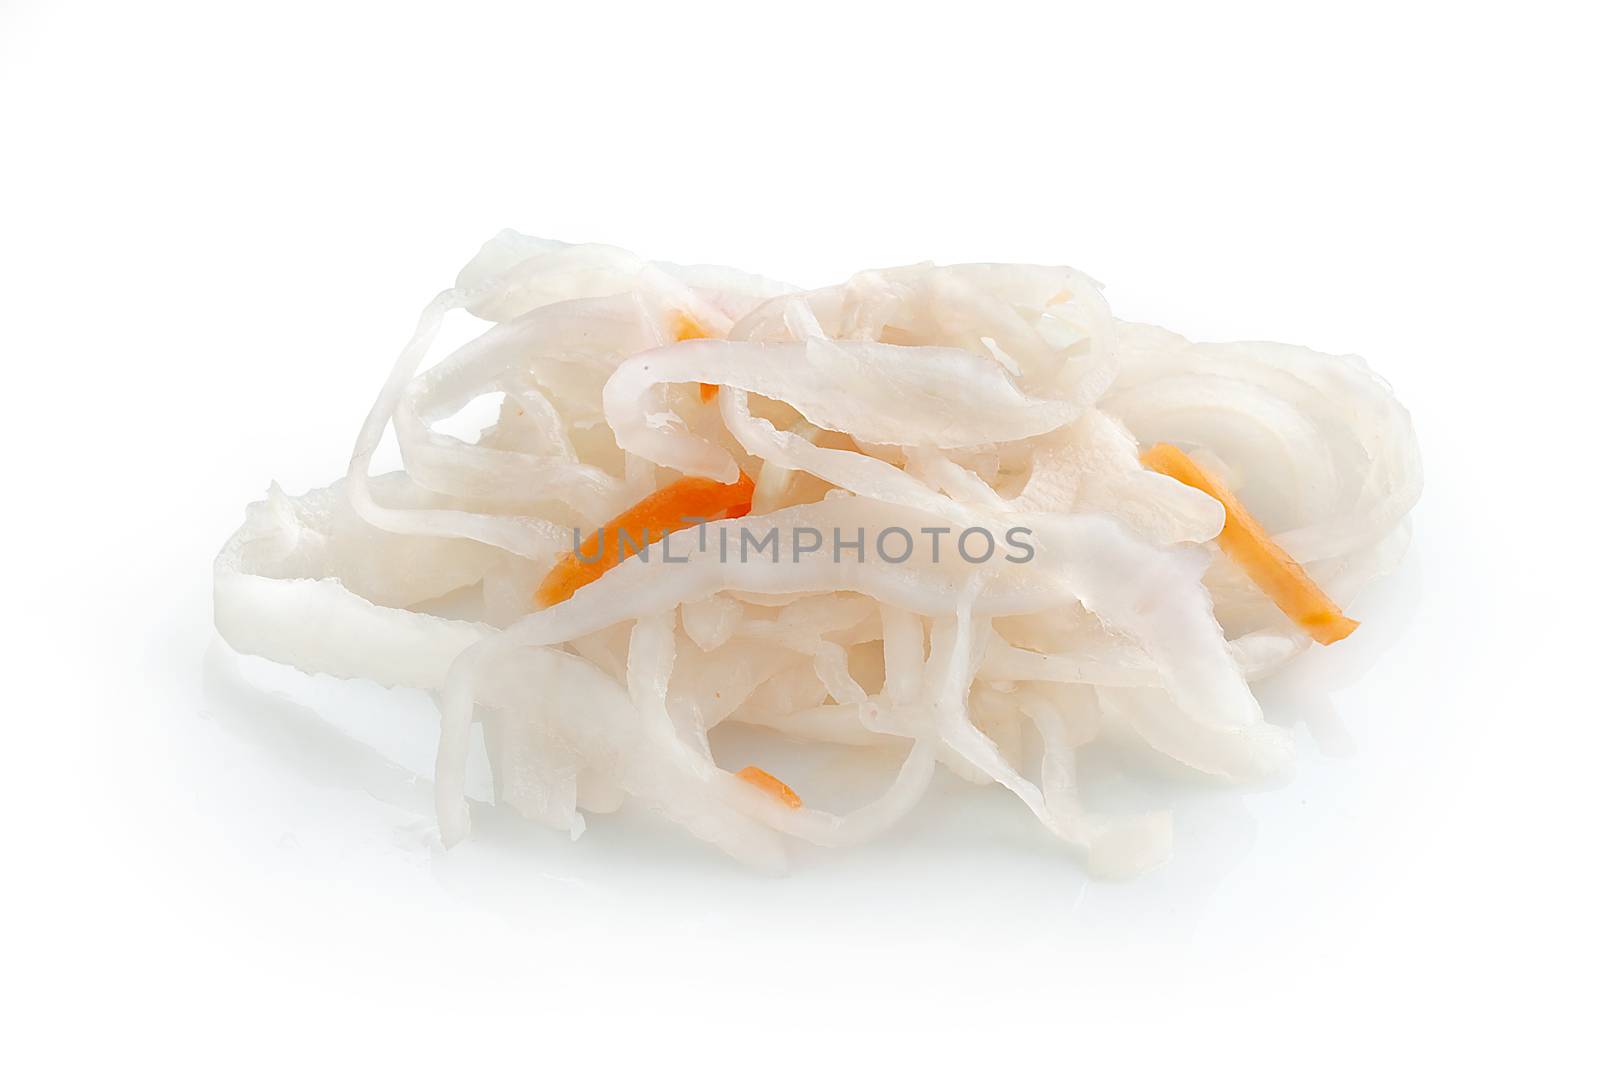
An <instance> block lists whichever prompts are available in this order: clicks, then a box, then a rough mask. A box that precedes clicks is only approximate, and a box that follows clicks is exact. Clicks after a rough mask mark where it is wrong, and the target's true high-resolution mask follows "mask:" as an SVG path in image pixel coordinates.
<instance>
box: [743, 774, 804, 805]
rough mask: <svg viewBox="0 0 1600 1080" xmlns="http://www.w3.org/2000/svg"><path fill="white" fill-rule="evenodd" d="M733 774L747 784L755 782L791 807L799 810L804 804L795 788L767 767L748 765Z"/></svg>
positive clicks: (757, 785)
mask: <svg viewBox="0 0 1600 1080" xmlns="http://www.w3.org/2000/svg"><path fill="white" fill-rule="evenodd" d="M733 775H735V776H737V777H738V778H739V779H740V780H743V781H744V782H745V783H747V784H754V785H755V786H756V787H758V788H760V789H761V790H762V791H765V792H766V793H767V794H768V795H771V796H772V797H773V798H774V799H777V800H778V801H779V802H781V803H783V804H784V805H785V806H787V807H789V808H791V809H794V810H798V809H800V807H801V806H803V805H804V804H803V803H802V802H801V801H800V796H798V795H796V794H795V793H794V788H792V787H790V786H789V785H788V784H785V783H784V782H783V781H782V780H779V779H778V778H777V777H776V776H773V775H772V774H771V773H769V772H767V770H765V769H758V768H756V767H755V766H754V765H746V766H745V767H744V768H742V769H740V770H739V771H738V772H736V773H734V774H733Z"/></svg>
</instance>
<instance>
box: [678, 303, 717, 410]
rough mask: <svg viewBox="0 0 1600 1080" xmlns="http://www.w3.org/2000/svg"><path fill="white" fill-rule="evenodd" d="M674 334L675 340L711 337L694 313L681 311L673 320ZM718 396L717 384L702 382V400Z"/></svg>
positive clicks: (713, 398) (711, 399)
mask: <svg viewBox="0 0 1600 1080" xmlns="http://www.w3.org/2000/svg"><path fill="white" fill-rule="evenodd" d="M672 336H673V340H675V341H692V340H694V339H695V338H708V337H711V333H710V331H708V330H707V329H706V328H705V327H703V326H701V325H700V323H699V322H697V321H696V320H695V318H694V316H693V315H690V314H688V313H687V312H683V311H680V312H678V313H677V315H676V317H675V318H674V320H673V326H672ZM716 397H717V384H716V383H708V382H703V383H701V384H700V400H701V401H702V402H705V401H714V400H716Z"/></svg>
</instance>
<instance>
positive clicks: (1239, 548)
mask: <svg viewBox="0 0 1600 1080" xmlns="http://www.w3.org/2000/svg"><path fill="white" fill-rule="evenodd" d="M1139 460H1140V461H1142V462H1144V464H1145V467H1146V468H1150V469H1154V470H1155V471H1156V472H1158V473H1164V474H1166V475H1167V476H1170V477H1172V478H1173V479H1174V480H1177V481H1179V482H1180V483H1184V484H1188V485H1189V486H1190V487H1192V488H1198V489H1199V490H1201V491H1203V492H1205V493H1206V494H1207V495H1210V496H1211V497H1212V498H1213V499H1215V500H1217V501H1218V502H1219V503H1221V504H1222V508H1223V509H1224V510H1226V511H1227V518H1226V520H1225V521H1224V523H1223V526H1222V532H1221V533H1220V534H1219V535H1218V536H1217V544H1218V546H1220V547H1221V548H1222V551H1223V554H1225V555H1227V556H1228V558H1230V559H1232V560H1233V561H1234V562H1235V563H1237V564H1238V565H1239V569H1241V570H1243V571H1244V572H1245V574H1246V576H1248V577H1249V578H1250V580H1251V581H1253V582H1255V583H1256V586H1257V587H1258V588H1259V589H1260V590H1261V591H1262V592H1264V593H1266V594H1267V596H1268V598H1269V599H1271V600H1272V602H1273V603H1274V604H1277V605H1278V608H1279V610H1281V611H1282V612H1283V613H1284V614H1285V615H1287V616H1289V618H1291V619H1293V620H1294V621H1295V622H1296V623H1298V624H1299V625H1300V627H1301V628H1302V629H1304V630H1305V632H1306V633H1308V634H1310V635H1311V636H1312V637H1313V638H1314V639H1315V640H1317V641H1319V642H1321V643H1322V644H1324V645H1332V644H1333V643H1334V642H1335V641H1342V640H1344V639H1345V638H1346V637H1348V636H1349V635H1350V632H1351V631H1352V630H1354V629H1355V628H1356V627H1357V626H1358V625H1360V624H1359V623H1357V622H1356V621H1355V620H1354V619H1350V618H1346V617H1345V614H1344V612H1342V611H1340V610H1339V605H1338V604H1335V603H1334V602H1333V601H1332V600H1331V599H1330V598H1329V597H1328V594H1327V593H1325V592H1323V591H1322V589H1321V588H1320V587H1319V586H1318V585H1317V583H1316V582H1315V581H1312V580H1311V575H1309V574H1307V573H1306V571H1305V567H1303V566H1301V565H1300V564H1299V563H1297V562H1295V561H1294V560H1293V559H1292V558H1290V557H1289V553H1288V552H1286V551H1284V550H1283V549H1282V548H1281V547H1279V546H1278V545H1277V544H1275V543H1273V542H1272V538H1271V537H1270V536H1268V535H1267V531H1266V530H1265V529H1263V528H1262V527H1261V523H1260V522H1258V521H1257V520H1256V519H1255V518H1253V517H1251V516H1250V514H1249V512H1248V511H1246V510H1245V508H1244V507H1243V506H1241V505H1239V500H1238V499H1237V498H1235V497H1234V494H1233V492H1231V491H1229V490H1228V489H1227V488H1226V487H1224V486H1223V485H1222V482H1221V481H1219V480H1218V479H1217V478H1216V477H1215V476H1212V475H1211V474H1210V473H1208V472H1206V470H1205V469H1203V468H1201V467H1200V465H1199V464H1198V463H1196V461H1195V460H1194V459H1193V458H1191V457H1190V456H1189V455H1188V454H1185V453H1184V452H1183V451H1182V450H1179V449H1178V448H1177V447H1176V446H1170V445H1168V444H1166V443H1159V444H1157V445H1155V446H1152V447H1151V448H1150V449H1148V450H1146V451H1145V452H1144V453H1143V454H1142V455H1141V456H1140V458H1139Z"/></svg>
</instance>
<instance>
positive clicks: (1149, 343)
mask: <svg viewBox="0 0 1600 1080" xmlns="http://www.w3.org/2000/svg"><path fill="white" fill-rule="evenodd" d="M457 309H464V310H465V311H466V312H468V313H470V315H472V316H476V317H477V318H478V319H481V320H485V321H486V322H487V323H488V324H489V325H488V327H487V329H485V330H484V331H483V333H482V334H481V335H479V336H478V337H477V338H475V339H473V340H471V341H470V342H469V343H467V344H466V345H463V346H462V347H460V348H459V349H457V350H455V351H454V352H453V353H451V354H450V355H448V356H446V357H444V358H443V359H441V360H438V361H437V362H434V363H431V364H429V363H427V360H428V353H429V349H430V345H431V343H432V341H433V339H434V336H435V334H436V332H437V331H438V329H439V327H440V324H441V321H442V320H443V319H444V318H445V316H446V315H447V313H450V312H452V311H455V310H457ZM486 397H487V398H489V399H491V402H492V403H493V404H494V405H495V407H497V409H498V417H497V419H495V420H494V421H493V422H492V423H491V424H490V425H489V426H487V427H485V428H484V429H483V430H482V431H481V433H479V434H478V435H477V436H476V437H475V438H466V437H462V436H461V434H460V433H459V432H458V433H456V434H451V433H448V432H447V431H446V430H445V427H446V425H447V424H448V423H449V422H451V420H452V418H455V417H457V414H459V413H461V412H462V410H463V409H466V408H468V407H469V406H473V405H474V403H475V402H477V403H478V405H479V406H481V405H482V404H483V403H481V402H478V399H480V398H486ZM475 407H476V406H475ZM391 427H392V429H393V431H394V435H395V438H396V440H397V442H398V445H399V450H400V455H401V460H402V461H403V463H404V469H403V471H400V472H394V473H389V474H386V475H377V476H374V475H371V471H372V470H371V464H372V459H373V455H374V453H375V451H376V450H377V449H378V447H379V444H380V442H381V441H382V440H383V438H384V436H385V433H386V432H387V431H388V430H389V429H390V428H391ZM1420 486H1421V468H1420V462H1419V458H1418V453H1417V447H1416V444H1415V440H1414V437H1413V435H1412V430H1411V424H1410V420H1409V418H1408V416H1407V414H1406V412H1405V410H1404V409H1403V408H1402V407H1401V406H1400V405H1399V404H1398V403H1397V402H1396V401H1395V399H1394V397H1393V395H1392V394H1391V393H1390V391H1389V388H1388V387H1387V386H1386V385H1385V384H1384V383H1383V382H1382V381H1381V380H1380V379H1379V378H1378V377H1377V376H1375V375H1374V374H1373V373H1372V372H1371V371H1369V370H1368V368H1367V367H1366V365H1365V364H1363V363H1362V362H1361V361H1360V360H1358V359H1356V358H1354V357H1340V356H1326V355H1323V354H1320V353H1315V352H1312V351H1310V350H1308V349H1301V348H1296V347H1293V346H1288V345H1272V344H1265V343H1255V342H1252V343H1238V344H1226V345H1205V344H1195V343H1192V342H1189V341H1186V340H1185V339H1183V338H1181V337H1179V336H1178V335H1176V334H1172V333H1169V332H1167V331H1165V330H1161V329H1157V328H1156V327H1153V326H1145V325H1140V324H1136V323H1128V322H1122V321H1120V320H1118V319H1116V318H1114V317H1113V316H1112V315H1111V313H1110V311H1109V309H1108V308H1107V306H1106V303H1105V300H1104V299H1103V297H1102V296H1101V293H1100V290H1099V288H1098V287H1097V286H1096V284H1095V283H1094V282H1093V281H1092V280H1090V279H1089V278H1087V277H1085V276H1084V275H1083V274H1081V273H1079V272H1077V271H1075V270H1070V269H1067V268H1065V267H1052V266H1006V265H989V264H979V265H970V266H948V267H938V266H932V265H919V266H908V267H900V268H897V269H891V270H873V271H867V272H864V273H861V274H857V275H855V276H854V277H852V278H850V279H849V280H848V281H846V282H844V283H843V284H840V285H835V286H831V287H828V288H824V289H818V290H814V291H804V290H798V289H795V288H792V287H790V286H787V285H782V284H779V283H776V282H773V281H768V280H765V279H762V278H758V277H753V276H750V275H747V274H743V273H739V272H737V271H733V270H728V269H723V268H717V267H705V266H675V265H670V264H666V263H655V262H647V261H645V260H643V259H640V258H638V257H636V256H634V255H631V254H629V253H627V252H624V251H620V250H617V249H615V248H611V247H604V246H600V245H594V244H577V245H568V244H561V243H556V242H552V241H548V240H536V239H532V238H529V237H525V236H521V235H518V234H516V233H511V232H507V233H502V234H501V235H499V236H497V237H495V238H494V239H493V240H491V241H489V243H487V244H486V245H484V247H483V249H482V250H481V251H480V252H479V253H478V255H477V256H476V257H475V258H473V259H472V261H471V262H469V263H468V264H467V266H466V267H465V268H464V269H463V270H462V271H461V274H460V275H459V276H458V278H457V280H456V284H455V287H454V288H451V289H448V290H446V291H444V292H443V293H441V294H440V295H439V296H438V297H437V298H436V299H435V300H434V301H433V302H432V303H431V304H429V305H428V306H427V308H426V309H425V310H424V311H423V314H422V318H421V321H420V323H419V325H418V328H417V331H416V335H415V336H414V337H413V338H412V340H411V341H410V343H409V344H407V345H406V347H405V349H404V350H403V351H402V353H401V354H400V357H399V360H398V361H397V362H396V364H395V366H394V370H393V371H392V372H391V373H390V375H389V378H388V381H387V382H386V383H385V384H384V387H383V390H382V392H381V393H380V394H379V396H378V400H377V403H376V404H375V405H374V406H373V408H372V411H371V413H370V414H369V415H368V417H367V419H366V423H365V424H364V425H363V426H362V428H361V432H360V434H359V436H358V438H357V441H356V446H355V451H354V454H353V456H352V458H351V462H350V468H349V472H348V474H347V475H346V476H345V478H344V479H343V480H341V481H339V482H337V483H335V484H333V485H331V486H330V487H327V488H323V489H319V490H315V491H311V492H308V493H307V494H305V495H302V496H298V497H291V496H289V495H286V494H285V493H284V492H282V491H281V490H279V489H277V488H276V487H275V486H274V487H273V488H272V489H271V491H270V492H269V493H268V495H267V497H266V499H265V500H264V501H262V502H258V503H255V504H253V505H252V506H251V507H250V508H249V511H248V516H247V519H246V521H245V524H244V526H243V527H242V528H241V529H240V530H239V531H238V532H237V533H236V534H235V535H234V537H233V538H232V539H231V540H230V541H229V542H228V544H227V546H226V547H225V548H224V549H223V551H222V553H221V554H220V555H219V556H218V559H217V563H216V620H217V627H218V629H219V630H220V631H221V632H222V634H223V636H224V637H225V638H226V639H227V640H228V642H229V643H231V644H232V645H233V647H235V648H236V649H239V650H241V651H243V652H249V653H257V654H260V655H262V656H266V657H270V658H272V659H275V660H279V661H282V662H285V663H289V664H293V665H295V666H296V667H299V668H301V669H304V670H306V671H315V672H327V673H330V674H333V675H338V676H344V677H351V678H355V677H360V678H367V679H372V680H375V681H377V682H379V683H382V684H385V685H391V686H412V687H423V688H428V689H431V690H436V691H438V692H439V693H440V700H441V711H442V725H441V733H440V739H439V752H438V760H437V767H436V773H435V791H436V795H437V800H438V813H439V824H440V831H441V834H442V836H443V839H444V841H445V843H446V844H454V843H456V842H458V841H459V840H461V839H462V838H463V837H464V836H465V835H466V834H467V831H468V821H469V818H468V804H467V799H466V797H465V774H466V762H467V757H468V752H469V747H470V746H471V743H472V733H473V725H474V723H475V722H480V723H481V724H482V727H483V734H484V745H485V747H486V749H487V752H488V756H489V760H490V764H491V766H492V772H493V777H494V783H495V797H496V799H497V800H498V801H500V802H503V803H505V804H508V805H510V806H512V807H514V808H516V809H517V810H518V811H520V812H521V813H522V814H524V815H526V816H527V817H529V818H532V819H535V820H537V821H541V822H545V823H547V824H549V825H552V826H555V827H558V828H561V829H566V830H569V831H570V832H571V833H572V835H574V836H576V835H578V834H579V833H580V832H581V831H582V829H583V827H584V814H586V813H603V812H606V811H610V810H614V809H616V808H617V807H618V806H619V805H620V804H621V803H622V802H623V801H624V800H625V799H631V800H636V801H638V802H639V803H642V804H644V805H646V806H648V807H650V808H652V809H654V810H656V811H658V812H659V813H661V814H664V815H665V816H667V817H668V818H670V819H672V820H673V821H676V822H678V823H679V824H681V825H682V826H683V827H684V828H686V829H688V830H689V831H690V832H692V833H693V834H694V835H696V836H698V837H700V838H702V839H704V840H706V841H709V842H711V843H713V844H716V845H717V846H719V847H721V848H722V849H723V850H725V851H727V852H728V853H730V854H732V855H734V856H735V857H737V858H739V859H742V860H744V861H746V862H748V863H751V864H754V865H756V866H760V867H763V868H769V869H776V868H780V867H782V865H783V864H784V857H785V856H784V844H785V839H784V838H785V837H795V838H798V839H802V840H807V841H810V842H812V843H816V844H823V845H832V844H846V843H856V842H859V841H863V840H867V839H869V838H871V837H873V836H875V835H877V834H879V833H881V832H883V831H884V830H885V829H887V828H889V827H890V826H891V825H892V824H893V823H894V822H895V821H897V820H898V819H899V818H901V817H903V816H904V815H905V814H906V813H907V812H908V811H909V810H910V809H911V807H912V806H913V805H915V804H916V802H917V801H918V800H919V799H920V798H921V796H922V795H923V793H924V792H925V791H926V790H927V787H928V784H929V781H930V778H931V777H932V776H933V773H934V770H935V767H936V766H937V765H943V766H945V767H946V768H948V769H950V770H952V771H953V772H955V773H956V774H958V775H959V776H962V777H964V778H966V779H968V780H971V781H973V782H975V783H999V784H1002V785H1004V786H1005V787H1006V788H1007V789H1008V790H1010V791H1011V792H1012V793H1014V794H1015V795H1016V797H1017V798H1018V799H1020V800H1021V801H1022V803H1023V804H1024V805H1026V806H1027V808H1028V809H1029V810H1031V811H1032V812H1033V814H1034V815H1035V816H1036V817H1038V819H1039V821H1040V822H1041V823H1042V824H1043V825H1044V827H1045V828H1047V829H1048V830H1050V832H1052V833H1054V834H1055V835H1056V836H1058V837H1059V838H1060V839H1061V840H1062V841H1064V842H1065V843H1066V844H1067V845H1068V846H1070V847H1071V848H1072V849H1074V850H1076V851H1077V852H1078V853H1080V855H1081V856H1082V858H1083V859H1084V861H1085V863H1086V865H1087V866H1088V868H1089V869H1090V870H1091V872H1094V873H1098V874H1104V875H1125V874H1130V873H1135V872H1138V871H1139V870H1141V869H1143V868H1145V867H1148V866H1150V865H1152V864H1153V863H1155V862H1157V861H1159V860H1160V859H1161V858H1163V857H1164V856H1165V854H1166V852H1167V849H1168V846H1169V844H1170V834H1171V828H1170V822H1169V819H1168V816H1167V815H1166V814H1165V813H1162V812H1159V811H1157V812H1148V813H1140V814H1115V813H1107V812H1100V811H1096V810H1095V809H1094V808H1092V807H1089V806H1085V805H1084V804H1083V802H1082V800H1081V799H1080V796H1079V794H1078V790H1077V784H1076V766H1075V756H1076V755H1077V753H1078V751H1079V749H1080V748H1082V747H1083V746H1084V745H1085V744H1087V743H1089V742H1090V741H1092V740H1095V739H1099V738H1102V737H1104V738H1107V739H1117V740H1121V741H1123V742H1125V743H1126V742H1133V743H1136V744H1141V745H1144V746H1147V747H1149V748H1151V749H1152V750H1154V751H1155V752H1157V753H1159V754H1161V755H1165V756H1167V757H1170V758H1172V759H1175V760H1176V761H1178V762H1181V763H1183V764H1184V765H1186V766H1189V767H1190V768H1192V769H1195V770H1199V771H1200V772H1203V773H1209V774H1214V775H1217V776H1220V777H1225V778H1230V779H1234V780H1239V781H1245V780H1251V779H1255V778H1260V777H1263V776H1266V775H1269V774H1272V773H1273V772H1275V771H1277V770H1279V769H1280V768H1282V767H1283V766H1284V765H1285V764H1286V763H1287V761H1288V759H1289V757H1290V752H1291V748H1290V740H1289V739H1288V737H1287V733H1286V732H1285V731H1284V730H1283V729H1280V728H1278V727H1275V726H1272V725H1270V724H1268V723H1266V722H1265V721H1264V720H1263V719H1262V715H1261V709H1260V707H1259V706H1258V704H1257V703H1256V700H1255V698H1254V696H1253V695H1252V694H1251V691H1250V686H1249V683H1250V680H1252V679H1255V678H1257V677H1259V676H1262V675H1265V674H1267V673H1268V672H1270V671H1272V670H1274V669H1275V668H1277V667H1278V666H1279V665H1281V664H1283V663H1284V662H1285V661H1287V660H1289V659H1290V658H1291V657H1293V656H1294V655H1295V654H1297V653H1298V652H1300V651H1302V650H1303V649H1305V648H1307V647H1308V646H1309V645H1310V644H1311V643H1312V642H1313V641H1315V642H1321V643H1324V644H1329V643H1332V642H1336V641H1338V640H1339V639H1341V638H1342V637H1344V636H1345V635H1347V634H1349V633H1350V632H1351V631H1352V630H1353V629H1354V628H1355V625H1356V624H1355V623H1354V622H1353V621H1351V620H1350V619H1349V618H1347V617H1346V616H1345V615H1344V614H1343V612H1342V611H1341V610H1340V607H1339V604H1340V603H1344V602H1348V601H1349V600H1350V599H1351V598H1352V597H1353V596H1354V595H1355V593H1356V592H1357V590H1358V589H1359V588H1360V587H1361V586H1362V585H1363V584H1364V583H1365V582H1367V581H1369V580H1371V579H1372V578H1373V577H1374V576H1376V575H1377V574H1379V573H1382V572H1383V571H1385V570H1386V569H1388V568H1389V567H1391V566H1392V565H1393V564H1394V562H1395V561H1396V560H1397V559H1398V557H1399V556H1400V554H1401V553H1402V551H1403V550H1404V547H1405V544H1406V540H1407V526H1406V514H1407V512H1408V511H1409V510H1410V508H1411V506H1412V505H1413V504H1414V503H1415V501H1416V499H1417V497H1418V494H1419V491H1420ZM752 540H754V541H755V542H756V543H755V544H754V545H752ZM446 612H448V614H446ZM463 612H465V614H463ZM729 721H732V722H737V723H742V724H748V725H758V726H760V727H764V728H768V729H772V730H774V731H777V732H780V733H783V734H784V735H787V736H791V737H793V738H795V739H800V740H821V741H825V742H829V743H836V744H843V745H847V746H859V747H863V748H880V749H877V750H876V751H875V752H876V753H877V754H878V755H879V756H881V757H882V758H883V759H884V760H885V761H886V762H888V763H889V765H888V767H886V769H885V775H884V786H883V790H882V792H881V794H878V795H877V796H876V797H874V798H871V799H869V800H867V801H865V802H864V803H863V804H860V805H854V806H848V807H835V808H824V807H822V806H818V805H814V804H813V803H812V802H811V801H808V799H807V792H805V791H804V790H801V791H799V792H798V793H797V792H796V791H795V790H793V789H792V788H791V787H790V786H789V785H788V784H786V783H785V782H784V780H783V779H782V778H781V776H780V775H778V774H781V769H775V770H774V771H773V772H769V771H767V770H766V769H763V768H761V767H758V766H757V765H755V764H753V763H750V762H729V763H726V765H727V767H725V765H724V763H723V762H719V761H718V760H716V758H715V757H714V756H713V753H712V748H711V742H710V739H709V738H708V733H709V732H710V731H711V729H713V728H714V727H716V726H717V725H718V724H722V723H725V722H729ZM767 764H768V765H769V766H770V765H772V764H773V763H771V762H768V763H767Z"/></svg>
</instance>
